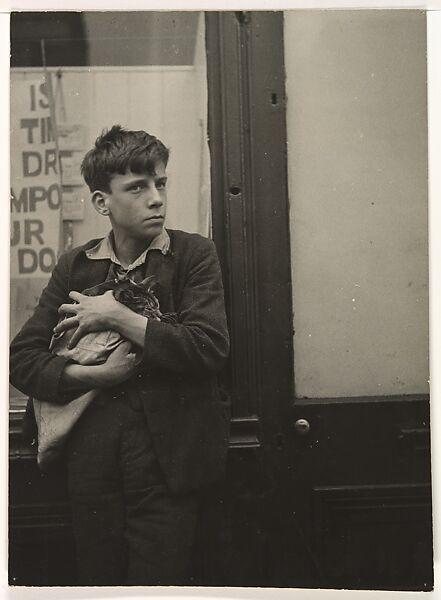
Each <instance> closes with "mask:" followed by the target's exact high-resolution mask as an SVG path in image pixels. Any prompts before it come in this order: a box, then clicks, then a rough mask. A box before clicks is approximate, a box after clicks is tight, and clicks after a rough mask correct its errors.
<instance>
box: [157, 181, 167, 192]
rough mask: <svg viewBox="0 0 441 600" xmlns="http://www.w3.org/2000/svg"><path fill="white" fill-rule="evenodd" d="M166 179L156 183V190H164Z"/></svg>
mask: <svg viewBox="0 0 441 600" xmlns="http://www.w3.org/2000/svg"><path fill="white" fill-rule="evenodd" d="M166 183H167V182H166V181H158V182H157V183H156V189H157V190H165V186H166Z"/></svg>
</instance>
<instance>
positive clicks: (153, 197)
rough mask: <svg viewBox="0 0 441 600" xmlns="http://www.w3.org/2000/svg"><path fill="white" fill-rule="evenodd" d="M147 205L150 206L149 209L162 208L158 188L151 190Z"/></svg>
mask: <svg viewBox="0 0 441 600" xmlns="http://www.w3.org/2000/svg"><path fill="white" fill-rule="evenodd" d="M147 204H148V205H149V207H154V206H162V198H161V195H160V193H159V192H158V190H157V189H156V188H153V189H151V190H149V194H148V197H147Z"/></svg>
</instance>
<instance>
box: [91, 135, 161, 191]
mask: <svg viewBox="0 0 441 600" xmlns="http://www.w3.org/2000/svg"><path fill="white" fill-rule="evenodd" d="M168 156H169V150H168V148H166V147H165V146H164V144H163V143H162V142H161V141H160V140H158V138H156V137H155V136H153V135H150V134H149V133H146V132H145V131H129V130H127V129H124V128H123V127H121V125H114V126H113V127H112V128H111V129H109V130H104V131H103V132H102V134H101V135H100V136H99V137H98V138H97V139H96V142H95V146H94V147H93V148H92V150H89V152H88V153H87V154H86V156H85V157H84V159H83V162H82V163H81V174H82V176H83V177H84V180H85V182H86V183H87V185H88V186H89V189H90V191H91V192H94V191H95V190H101V191H103V192H110V181H111V179H112V177H113V175H116V174H117V173H119V174H120V175H124V174H125V173H126V172H127V170H128V169H130V170H131V171H132V172H133V173H137V174H143V173H148V174H149V175H151V176H154V175H155V174H156V173H155V167H156V165H157V164H158V163H159V162H163V163H164V165H165V166H167V162H168Z"/></svg>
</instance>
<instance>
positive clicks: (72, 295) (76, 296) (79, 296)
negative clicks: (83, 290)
mask: <svg viewBox="0 0 441 600" xmlns="http://www.w3.org/2000/svg"><path fill="white" fill-rule="evenodd" d="M69 298H72V300H75V302H79V301H80V300H82V298H84V295H83V294H80V292H69Z"/></svg>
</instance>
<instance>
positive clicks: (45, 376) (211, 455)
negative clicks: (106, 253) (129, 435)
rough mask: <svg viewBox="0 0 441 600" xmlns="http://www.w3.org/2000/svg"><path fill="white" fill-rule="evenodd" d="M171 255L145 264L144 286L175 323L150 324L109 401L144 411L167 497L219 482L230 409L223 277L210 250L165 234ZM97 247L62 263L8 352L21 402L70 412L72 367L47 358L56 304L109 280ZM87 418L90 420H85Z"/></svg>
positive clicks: (153, 255) (152, 256) (155, 255)
mask: <svg viewBox="0 0 441 600" xmlns="http://www.w3.org/2000/svg"><path fill="white" fill-rule="evenodd" d="M167 231H168V233H169V235H170V242H171V243H170V250H169V252H168V253H167V254H166V255H164V254H162V253H161V252H160V251H159V250H152V251H151V252H149V253H148V254H147V258H146V262H145V265H144V268H145V273H144V275H145V276H149V275H154V276H155V279H156V281H157V286H156V288H155V293H156V295H157V297H158V300H159V303H160V307H161V311H162V312H176V313H177V314H178V323H177V324H172V323H165V322H160V321H153V320H150V321H149V322H148V325H147V328H146V337H145V345H144V351H143V356H142V362H141V365H140V367H139V368H138V371H137V373H136V374H135V375H134V376H133V377H132V378H131V379H130V380H128V381H127V382H125V383H124V384H121V385H119V386H117V387H116V388H114V389H113V390H111V391H110V392H109V393H111V394H112V395H116V394H127V396H128V397H129V398H130V396H131V397H136V398H137V399H138V402H140V403H141V404H142V406H143V409H144V412H145V415H146V418H147V422H148V426H149V428H150V431H151V434H152V437H153V441H154V445H155V450H156V453H157V456H158V460H159V462H160V465H161V467H162V469H163V472H164V475H165V479H166V481H167V483H168V486H169V488H170V490H171V491H174V492H184V491H190V490H194V489H197V488H199V487H200V486H202V485H205V484H208V483H212V482H215V481H217V480H218V479H219V478H220V477H221V476H222V474H223V471H224V466H225V459H226V451H227V446H228V430H229V407H228V403H227V402H225V401H224V399H223V398H221V395H220V392H219V387H218V384H217V377H216V373H217V372H218V371H219V370H220V369H221V368H222V367H223V365H224V363H225V360H226V358H227V356H228V351H229V337H228V330H227V323H226V316H225V307H224V295H223V287H222V277H221V271H220V267H219V262H218V259H217V255H216V250H215V247H214V244H213V242H211V241H210V240H208V239H206V238H203V237H201V236H199V235H197V234H189V233H185V232H182V231H178V230H167ZM97 242H98V240H91V241H90V242H88V243H87V244H85V245H83V246H80V247H78V248H75V249H73V250H71V251H70V252H67V253H66V254H63V255H62V256H61V258H60V260H59V261H58V264H57V265H56V267H55V269H54V271H53V273H52V276H51V279H50V281H49V283H48V285H47V287H46V288H45V289H44V291H43V292H42V295H41V297H40V300H39V303H38V305H37V307H36V309H35V311H34V313H33V315H32V316H31V317H30V319H29V320H28V321H27V322H26V324H25V325H24V326H23V328H22V329H21V331H20V332H19V333H18V335H17V336H16V337H15V339H14V340H13V342H12V344H11V349H10V380H11V383H12V384H13V385H14V386H15V387H17V388H18V389H19V390H21V391H22V392H23V393H25V394H28V395H29V396H33V397H35V398H38V399H39V400H46V401H48V402H54V403H64V402H66V401H67V400H66V398H68V396H67V395H66V390H65V389H63V385H62V379H61V375H62V372H63V369H64V366H65V364H66V359H65V358H63V357H59V356H55V355H53V354H51V353H50V352H49V342H50V339H51V336H52V329H53V327H54V326H55V325H56V323H57V321H58V317H59V315H58V307H59V306H60V304H63V303H66V302H71V300H70V299H69V297H68V294H69V292H70V291H73V290H75V291H79V292H81V291H82V290H84V289H86V288H89V287H92V286H93V285H96V284H97V283H101V282H103V281H104V280H105V279H106V276H107V273H108V270H109V266H110V261H109V260H107V259H106V260H93V261H92V260H90V259H88V258H87V256H86V254H85V250H87V249H89V248H91V247H92V246H94V245H95V244H96V243H97ZM84 418H87V414H85V415H84Z"/></svg>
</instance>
